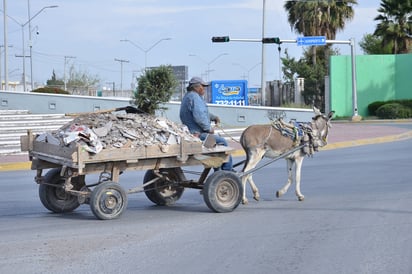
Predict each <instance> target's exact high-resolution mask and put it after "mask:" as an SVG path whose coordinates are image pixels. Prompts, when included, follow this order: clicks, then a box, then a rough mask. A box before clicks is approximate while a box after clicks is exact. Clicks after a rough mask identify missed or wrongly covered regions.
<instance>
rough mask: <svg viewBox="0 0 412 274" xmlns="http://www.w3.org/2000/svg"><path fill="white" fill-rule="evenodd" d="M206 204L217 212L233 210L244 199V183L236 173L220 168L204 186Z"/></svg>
mask: <svg viewBox="0 0 412 274" xmlns="http://www.w3.org/2000/svg"><path fill="white" fill-rule="evenodd" d="M203 199H204V200H205V203H206V205H207V206H208V207H209V208H210V209H211V210H213V211H214V212H217V213H225V212H231V211H233V210H234V209H235V208H236V207H238V205H239V204H240V202H241V201H242V183H241V180H240V178H239V177H238V176H237V174H236V173H234V172H232V171H226V170H219V171H216V172H214V173H213V174H211V175H210V176H209V177H208V178H207V179H206V182H205V185H204V187H203Z"/></svg>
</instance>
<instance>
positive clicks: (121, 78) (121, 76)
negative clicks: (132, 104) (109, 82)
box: [113, 58, 129, 95]
mask: <svg viewBox="0 0 412 274" xmlns="http://www.w3.org/2000/svg"><path fill="white" fill-rule="evenodd" d="M114 60H115V61H116V62H119V63H120V91H121V92H122V94H123V63H129V60H124V59H116V58H115V59H114ZM113 95H114V92H113Z"/></svg>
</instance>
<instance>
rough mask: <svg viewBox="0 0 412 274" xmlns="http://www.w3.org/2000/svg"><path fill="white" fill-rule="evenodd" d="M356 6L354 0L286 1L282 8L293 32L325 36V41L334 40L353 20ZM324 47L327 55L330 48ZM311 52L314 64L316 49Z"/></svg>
mask: <svg viewBox="0 0 412 274" xmlns="http://www.w3.org/2000/svg"><path fill="white" fill-rule="evenodd" d="M356 4H357V1H356V0H341V1H334V0H330V1H286V3H285V5H284V8H285V10H286V11H287V13H288V22H289V24H290V26H291V28H292V30H294V31H295V32H297V33H299V34H302V35H304V36H326V38H327V39H330V40H334V39H335V38H336V33H337V32H338V31H339V30H343V29H344V28H345V23H346V21H349V20H351V19H352V18H353V16H354V10H353V7H352V6H353V5H356ZM326 47H327V50H326V52H325V53H326V54H327V53H328V49H329V48H330V46H329V45H328V46H326ZM311 50H312V52H313V63H314V64H315V62H316V49H314V48H312V49H311ZM326 57H327V56H326Z"/></svg>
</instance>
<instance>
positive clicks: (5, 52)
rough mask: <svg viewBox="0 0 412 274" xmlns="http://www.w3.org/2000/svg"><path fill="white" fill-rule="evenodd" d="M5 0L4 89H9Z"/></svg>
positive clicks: (4, 5)
mask: <svg viewBox="0 0 412 274" xmlns="http://www.w3.org/2000/svg"><path fill="white" fill-rule="evenodd" d="M6 2H7V1H6V0H3V10H4V73H5V74H4V90H8V89H9V68H8V64H9V60H8V56H9V51H8V39H7V5H6Z"/></svg>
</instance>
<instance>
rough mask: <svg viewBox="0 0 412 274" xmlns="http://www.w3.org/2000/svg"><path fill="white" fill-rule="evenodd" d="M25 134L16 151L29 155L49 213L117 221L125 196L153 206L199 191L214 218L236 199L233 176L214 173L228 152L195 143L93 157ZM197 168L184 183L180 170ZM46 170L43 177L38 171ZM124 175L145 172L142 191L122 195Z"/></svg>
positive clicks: (236, 180) (76, 148)
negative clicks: (89, 179) (87, 212)
mask: <svg viewBox="0 0 412 274" xmlns="http://www.w3.org/2000/svg"><path fill="white" fill-rule="evenodd" d="M36 136H37V135H34V134H32V132H31V131H28V134H27V136H22V137H21V147H22V151H28V152H29V158H30V161H31V162H32V165H31V169H32V170H37V174H36V177H35V181H36V182H37V183H38V184H39V196H40V201H41V202H42V204H43V205H44V207H46V208H47V209H48V210H50V211H52V212H55V213H64V212H71V211H73V210H75V209H76V208H77V207H79V206H80V204H84V203H85V204H89V205H90V208H91V210H92V212H93V214H94V215H95V216H96V217H97V218H98V219H102V220H108V219H113V218H117V217H119V216H120V215H121V214H122V213H123V211H124V210H125V209H126V207H127V194H131V193H138V192H144V193H145V194H146V196H147V197H148V198H149V200H150V201H152V202H153V203H155V204H157V205H171V204H174V203H175V202H176V201H177V200H178V199H179V198H180V197H181V196H182V194H183V191H184V189H185V188H196V189H201V190H202V193H203V198H204V201H205V203H206V204H207V206H208V207H209V208H210V209H211V210H213V211H214V212H230V211H233V210H234V209H235V208H236V207H237V206H238V205H239V203H240V201H241V199H242V187H241V181H240V179H239V177H238V176H237V174H236V173H234V172H230V171H222V170H220V171H216V172H213V173H212V174H211V175H209V172H210V170H211V169H212V168H214V167H219V166H220V165H221V164H222V163H223V162H225V161H226V160H227V157H228V156H229V154H230V151H231V150H233V149H232V148H230V147H225V146H215V147H213V148H206V147H204V146H203V145H202V143H200V142H188V141H182V142H181V143H180V144H174V145H168V146H167V147H166V148H165V147H160V146H157V145H153V146H147V147H146V146H141V147H135V148H111V149H103V150H102V151H101V152H99V153H97V154H93V153H90V152H87V151H86V150H85V149H84V148H82V147H81V146H80V145H78V144H77V145H74V146H73V145H72V146H68V147H62V146H60V145H53V144H51V143H47V142H44V141H36ZM195 165H203V167H204V169H203V171H202V172H201V174H200V177H199V179H198V180H197V181H196V180H187V179H186V177H185V174H184V171H183V170H182V167H183V166H195ZM44 170H48V171H47V173H46V174H45V175H43V171H44ZM127 170H146V173H145V176H144V180H143V185H142V186H136V187H135V188H133V189H130V190H128V191H126V190H125V189H123V187H122V186H121V185H120V183H119V179H120V174H122V173H123V172H125V171H127ZM92 173H95V174H100V175H99V176H98V180H97V182H95V183H93V184H86V181H85V177H86V175H88V174H92Z"/></svg>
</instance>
